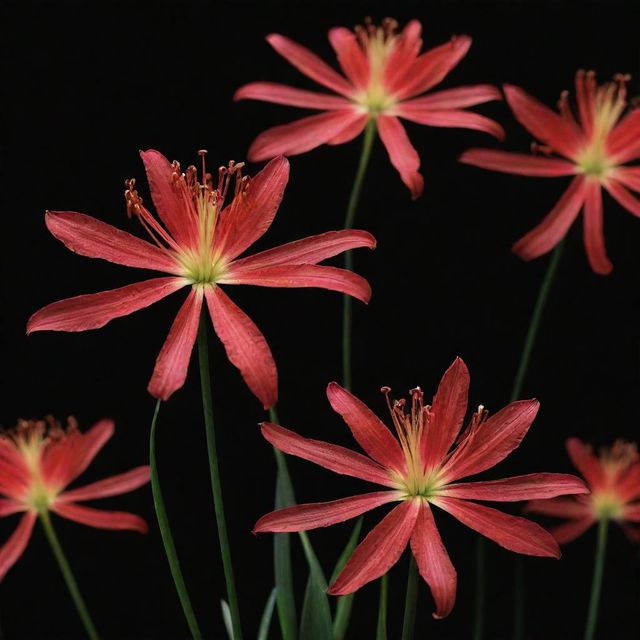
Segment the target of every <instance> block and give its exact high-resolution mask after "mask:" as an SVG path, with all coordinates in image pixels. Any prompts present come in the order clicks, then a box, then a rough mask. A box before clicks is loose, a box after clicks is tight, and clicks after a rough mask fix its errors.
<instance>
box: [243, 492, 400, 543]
mask: <svg viewBox="0 0 640 640" xmlns="http://www.w3.org/2000/svg"><path fill="white" fill-rule="evenodd" d="M401 495H402V494H400V492H398V491H377V492H375V493H365V494H363V495H361V496H353V497H351V498H342V500H334V501H332V502H317V503H314V504H299V505H295V506H294V507H287V508H286V509H278V511H273V512H272V513H268V514H267V515H266V516H262V518H260V520H258V522H256V524H255V526H254V527H253V533H261V532H263V531H276V532H288V531H309V530H310V529H317V528H318V527H328V526H329V525H332V524H337V523H338V522H344V521H345V520H350V519H351V518H355V517H356V516H359V515H361V514H363V513H365V512H366V511H371V509H375V508H376V507H379V506H380V505H382V504H387V503H388V502H394V501H396V500H400V499H401Z"/></svg>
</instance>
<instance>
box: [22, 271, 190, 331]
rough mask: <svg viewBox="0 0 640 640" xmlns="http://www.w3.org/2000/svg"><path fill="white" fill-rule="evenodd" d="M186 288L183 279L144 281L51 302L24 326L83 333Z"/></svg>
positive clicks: (31, 329)
mask: <svg viewBox="0 0 640 640" xmlns="http://www.w3.org/2000/svg"><path fill="white" fill-rule="evenodd" d="M184 286H185V280H183V279H182V278H154V279H153V280H145V281H144V282H136V283H135V284H130V285H127V286H126V287H120V288H119V289H111V290H110V291H102V292H100V293H90V294H89V295H85V296H76V297H74V298H67V299H66V300H60V301H59V302H54V303H53V304H49V305H47V306H46V307H43V308H42V309H40V311H36V312H35V313H34V314H33V315H32V316H31V317H30V318H29V322H28V323H27V333H31V332H33V331H86V330H87V329H98V328H100V327H104V325H105V324H107V322H110V321H111V320H113V319H114V318H120V317H121V316H128V315H129V314H130V313H133V312H134V311H138V310H139V309H144V308H145V307H148V306H149V305H151V304H153V303H154V302H158V300H162V298H166V297H167V296H168V295H170V294H172V293H173V292H174V291H177V290H178V289H180V288H182V287H184Z"/></svg>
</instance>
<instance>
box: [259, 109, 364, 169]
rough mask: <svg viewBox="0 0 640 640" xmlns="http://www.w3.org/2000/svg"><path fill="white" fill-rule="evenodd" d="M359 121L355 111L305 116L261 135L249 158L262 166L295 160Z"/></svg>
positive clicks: (345, 110) (360, 115)
mask: <svg viewBox="0 0 640 640" xmlns="http://www.w3.org/2000/svg"><path fill="white" fill-rule="evenodd" d="M361 120H362V113H360V112H359V111H357V110H356V109H355V107H354V108H350V109H337V110H334V111H327V112H326V113H318V114H316V115H314V116H308V117H307V118H302V119H300V120H295V121H294V122H289V123H288V124H281V125H278V126H277V127H271V128H270V129H267V130H266V131H263V132H262V133H261V134H260V135H259V136H258V137H257V138H256V139H255V140H254V141H253V143H252V144H251V147H250V148H249V153H248V158H249V160H250V161H251V162H262V161H263V160H268V159H269V158H273V157H274V156H277V155H280V154H282V155H287V156H295V155H297V154H299V153H304V152H305V151H310V150H311V149H315V148H316V147H319V146H320V145H321V144H325V143H327V142H329V140H332V139H334V138H335V137H336V136H338V135H340V134H341V133H343V132H344V131H345V130H346V129H347V127H350V126H351V125H354V124H355V123H356V122H360V121H361Z"/></svg>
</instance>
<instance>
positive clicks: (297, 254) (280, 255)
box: [227, 229, 376, 274]
mask: <svg viewBox="0 0 640 640" xmlns="http://www.w3.org/2000/svg"><path fill="white" fill-rule="evenodd" d="M358 247H368V248H369V249H375V248H376V240H375V238H374V237H373V236H372V235H371V234H370V233H367V232H366V231H358V230H353V229H344V230H343V231H328V232H327V233H321V234H319V235H317V236H309V237H308V238H303V239H302V240H295V241H294V242H289V243H287V244H283V245H280V246H279V247H274V248H273V249H267V250H266V251H262V252H261V253H256V254H255V255H252V256H248V257H247V258H242V259H241V260H235V261H234V262H232V263H231V264H230V265H229V267H228V271H227V273H230V274H236V273H240V272H243V271H245V270H249V269H259V268H262V267H271V266H275V265H282V264H317V263H318V262H322V260H326V259H327V258H332V257H333V256H337V255H338V254H340V253H343V252H344V251H348V250H349V249H357V248H358Z"/></svg>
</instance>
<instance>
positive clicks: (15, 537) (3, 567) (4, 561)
mask: <svg viewBox="0 0 640 640" xmlns="http://www.w3.org/2000/svg"><path fill="white" fill-rule="evenodd" d="M36 517H37V514H36V513H35V512H34V511H27V512H26V513H25V514H24V516H22V520H20V523H19V524H18V526H17V527H16V530H15V531H14V532H13V533H12V534H11V537H10V538H9V539H8V540H7V541H6V542H5V543H4V544H3V545H2V547H0V580H2V579H3V578H4V577H5V575H6V574H7V571H9V569H11V567H12V566H13V565H14V564H15V563H16V562H17V560H18V559H19V558H20V556H21V555H22V554H23V553H24V550H25V549H26V548H27V543H28V542H29V538H30V537H31V532H32V531H33V525H34V523H35V521H36Z"/></svg>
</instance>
